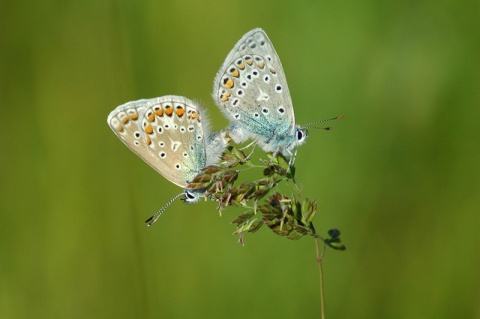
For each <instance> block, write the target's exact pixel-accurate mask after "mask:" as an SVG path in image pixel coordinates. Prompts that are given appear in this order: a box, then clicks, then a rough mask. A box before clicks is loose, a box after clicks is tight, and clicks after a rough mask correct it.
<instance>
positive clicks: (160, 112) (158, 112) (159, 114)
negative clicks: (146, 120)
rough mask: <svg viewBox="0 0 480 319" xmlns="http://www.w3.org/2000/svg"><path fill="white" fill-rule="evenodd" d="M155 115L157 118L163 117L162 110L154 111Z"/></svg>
mask: <svg viewBox="0 0 480 319" xmlns="http://www.w3.org/2000/svg"><path fill="white" fill-rule="evenodd" d="M155 114H157V115H158V116H163V110H162V109H158V110H156V111H155Z"/></svg>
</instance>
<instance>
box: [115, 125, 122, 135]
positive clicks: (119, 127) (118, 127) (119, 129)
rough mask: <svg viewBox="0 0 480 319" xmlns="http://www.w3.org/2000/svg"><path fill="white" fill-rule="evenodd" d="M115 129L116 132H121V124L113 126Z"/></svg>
mask: <svg viewBox="0 0 480 319" xmlns="http://www.w3.org/2000/svg"><path fill="white" fill-rule="evenodd" d="M115 129H116V130H117V132H120V133H121V132H123V126H121V125H119V126H117V127H116V128H115Z"/></svg>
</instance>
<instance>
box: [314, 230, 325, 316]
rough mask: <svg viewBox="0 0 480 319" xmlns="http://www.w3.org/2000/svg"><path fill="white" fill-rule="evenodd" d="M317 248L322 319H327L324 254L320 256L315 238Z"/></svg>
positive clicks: (316, 238)
mask: <svg viewBox="0 0 480 319" xmlns="http://www.w3.org/2000/svg"><path fill="white" fill-rule="evenodd" d="M315 247H316V253H317V264H318V273H319V277H320V307H321V312H322V319H325V295H324V287H323V268H322V258H323V253H322V254H320V247H319V245H318V237H315ZM324 248H325V247H324Z"/></svg>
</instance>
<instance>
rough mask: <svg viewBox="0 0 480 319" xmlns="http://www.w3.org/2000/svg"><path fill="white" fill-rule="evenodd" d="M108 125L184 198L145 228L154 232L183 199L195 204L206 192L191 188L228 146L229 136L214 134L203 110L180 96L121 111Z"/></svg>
mask: <svg viewBox="0 0 480 319" xmlns="http://www.w3.org/2000/svg"><path fill="white" fill-rule="evenodd" d="M107 122H108V124H109V126H110V127H111V129H112V130H113V132H114V133H115V134H116V135H117V136H118V137H119V138H120V139H121V140H122V142H123V143H124V144H125V145H126V146H127V147H128V148H129V149H131V150H132V151H133V152H134V153H135V154H137V155H138V156H139V157H140V158H141V159H143V160H144V161H145V162H146V163H147V164H148V165H150V166H151V167H152V168H153V169H154V170H156V171H157V172H158V173H160V174H161V175H162V176H163V177H165V178H166V179H167V180H169V181H170V182H172V183H173V184H175V185H178V186H180V187H182V188H184V192H183V193H180V194H178V195H177V196H175V197H174V198H173V199H172V200H171V201H170V202H168V203H167V204H166V205H165V206H164V207H163V208H162V209H160V210H159V211H158V212H157V213H156V214H155V215H154V216H152V217H151V218H149V219H148V220H147V221H146V222H147V224H148V225H149V226H150V225H151V224H153V223H154V222H155V221H156V220H157V219H158V217H159V216H160V215H161V214H162V213H163V212H164V211H165V209H166V208H167V207H168V206H169V205H170V204H171V203H172V202H173V201H174V200H175V199H176V198H178V197H179V196H181V195H185V200H184V201H185V202H186V203H196V202H198V201H199V200H200V198H202V197H203V192H202V190H193V189H188V188H187V186H188V184H189V182H190V181H192V180H193V179H194V178H195V176H197V175H198V174H199V173H200V171H201V170H202V169H203V168H204V167H206V166H209V165H213V164H216V163H218V162H219V161H220V157H221V155H222V153H223V151H224V150H225V148H226V146H227V141H226V139H225V133H224V132H222V131H220V132H216V133H211V132H210V126H209V122H208V119H207V118H206V116H205V112H204V110H203V108H202V107H201V106H200V105H199V104H198V103H195V102H193V101H191V100H189V99H187V98H184V97H181V96H173V95H169V96H163V97H158V98H153V99H144V100H138V101H133V102H128V103H125V104H123V105H120V106H118V107H117V108H116V109H115V110H113V111H112V112H111V113H110V115H109V116H108V119H107Z"/></svg>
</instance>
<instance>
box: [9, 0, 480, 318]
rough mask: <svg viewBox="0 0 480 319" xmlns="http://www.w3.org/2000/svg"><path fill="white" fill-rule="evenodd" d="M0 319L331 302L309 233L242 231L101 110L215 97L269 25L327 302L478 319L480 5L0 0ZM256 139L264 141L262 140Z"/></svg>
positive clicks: (304, 310)
mask: <svg viewBox="0 0 480 319" xmlns="http://www.w3.org/2000/svg"><path fill="white" fill-rule="evenodd" d="M0 21H1V22H0V24H1V28H0V107H1V111H2V115H3V116H4V122H3V123H2V125H0V129H1V136H2V138H1V139H0V143H1V144H0V150H1V152H0V169H1V172H0V173H1V176H0V183H1V184H0V187H1V189H0V205H1V215H0V218H1V220H0V240H1V244H0V317H1V318H296V317H301V318H319V316H320V306H319V287H318V272H317V267H316V263H315V249H314V247H315V245H314V241H313V239H312V238H302V239H300V240H299V241H289V240H287V239H285V238H280V237H277V236H275V235H274V234H273V233H272V232H270V231H269V230H268V229H267V228H262V229H260V231H259V232H258V233H255V234H252V235H248V236H247V237H246V246H245V247H241V246H240V245H238V244H237V238H236V237H235V236H232V235H231V234H232V232H233V231H234V226H233V225H231V224H230V222H231V220H233V218H234V217H235V216H237V215H238V213H239V211H235V210H227V211H225V212H224V214H223V216H221V217H220V216H219V215H218V213H217V212H216V211H215V203H212V202H205V203H201V204H199V205H196V206H186V205H183V204H182V203H181V202H175V203H174V204H173V205H172V206H171V207H170V208H169V210H168V211H167V213H166V214H164V215H163V216H162V217H161V220H160V221H159V222H158V223H157V224H155V226H154V227H152V228H146V227H145V225H144V223H143V221H144V220H145V219H146V218H147V217H148V216H150V215H151V214H152V213H153V212H155V211H156V209H158V208H160V207H161V206H162V205H163V204H164V203H165V202H167V201H168V200H169V199H170V198H171V197H172V196H174V195H175V194H177V193H178V192H179V191H180V190H179V189H178V187H176V186H174V185H172V184H170V183H168V182H167V181H166V180H165V179H163V178H162V177H161V176H160V175H158V174H156V173H155V172H154V171H153V170H152V169H151V168H150V167H148V165H146V164H145V163H143V161H141V160H140V159H139V158H137V157H136V156H135V155H134V154H133V153H132V152H130V151H129V150H128V149H127V148H126V147H125V146H124V145H123V144H122V143H121V142H120V140H118V139H117V138H116V137H115V135H114V134H113V133H112V132H111V131H110V129H109V127H108V126H107V123H106V118H107V115H108V113H109V112H110V111H111V110H112V109H114V108H115V107H116V106H117V105H119V104H122V103H124V102H127V101H130V100H136V99H140V98H151V97H156V96H161V95H166V94H177V95H184V96H187V97H189V98H192V99H198V100H201V101H203V102H204V103H205V104H206V105H207V108H208V109H209V115H210V118H211V119H212V122H213V126H214V128H215V129H220V128H222V127H223V126H225V125H226V123H227V121H226V120H225V118H224V117H223V115H222V114H221V113H220V112H219V111H218V110H217V108H216V106H214V104H213V101H212V99H211V95H210V94H211V90H212V84H213V83H212V81H213V78H214V76H215V74H216V72H217V70H218V68H219V67H220V65H221V64H222V62H223V60H224V58H225V57H226V55H227V53H228V52H229V51H230V49H231V48H232V47H233V45H234V44H235V43H236V41H237V40H238V39H239V38H240V37H241V36H242V35H243V34H244V33H246V32H247V31H249V30H250V29H252V28H254V27H262V28H263V29H265V30H266V31H267V33H268V35H269V37H270V39H271V40H272V41H273V43H274V45H275V48H276V49H277V52H278V53H279V55H280V57H281V59H282V63H283V66H284V68H285V72H286V75H287V78H288V83H289V87H290V91H291V94H292V98H293V101H294V105H295V114H296V120H297V123H299V124H302V123H307V122H310V121H312V120H317V119H326V118H330V117H333V116H336V115H339V114H345V115H346V117H345V119H343V120H342V121H338V122H333V123H332V125H333V126H334V130H333V131H329V132H325V131H321V130H318V131H314V132H312V134H311V136H310V138H309V140H308V141H307V143H306V144H305V145H304V146H302V147H301V148H300V149H299V152H298V156H297V160H296V166H297V178H298V180H299V181H300V183H301V186H302V194H303V195H304V196H307V197H309V198H316V199H317V200H318V201H319V212H318V216H317V218H316V220H315V225H316V228H317V230H318V231H319V232H323V233H325V232H326V231H327V230H328V229H330V228H334V227H336V228H339V229H340V230H341V231H342V239H343V241H344V243H345V244H346V245H347V250H346V251H344V252H337V251H332V250H330V251H328V252H327V255H326V257H325V260H324V271H325V294H326V297H325V298H326V312H327V317H329V318H452V317H455V318H480V275H479V270H480V231H479V227H480V214H479V212H480V165H479V163H480V150H479V142H480V130H479V118H480V75H479V74H480V72H479V71H480V68H479V66H480V64H479V61H480V59H479V57H480V5H479V3H478V1H461V2H459V1H418V2H411V1H372V0H369V1H362V2H359V1H340V2H338V1H272V0H268V1H257V0H244V1H234V2H225V1H173V0H168V1H137V2H135V1H98V0H95V1H92V0H86V1H49V0H47V1H28V0H27V1H2V2H1V3H0ZM255 156H257V158H259V157H261V156H262V154H261V152H260V151H257V153H256V154H255Z"/></svg>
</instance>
